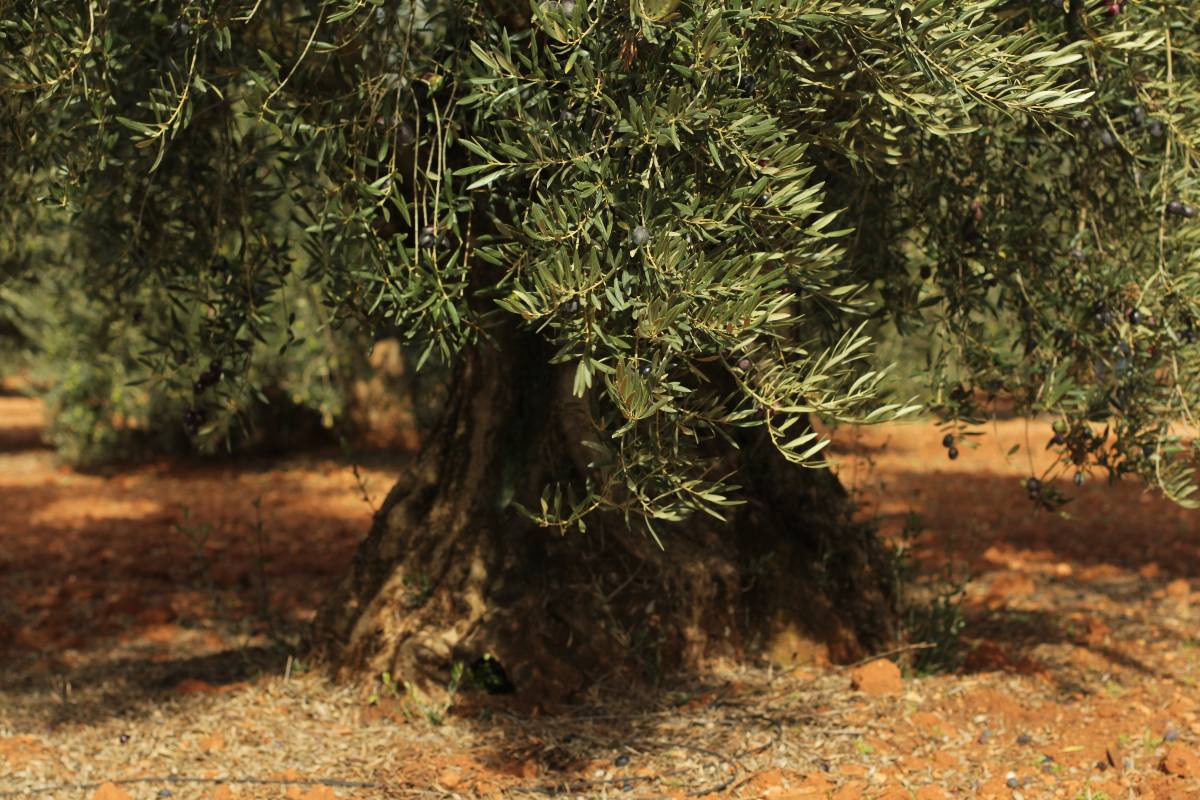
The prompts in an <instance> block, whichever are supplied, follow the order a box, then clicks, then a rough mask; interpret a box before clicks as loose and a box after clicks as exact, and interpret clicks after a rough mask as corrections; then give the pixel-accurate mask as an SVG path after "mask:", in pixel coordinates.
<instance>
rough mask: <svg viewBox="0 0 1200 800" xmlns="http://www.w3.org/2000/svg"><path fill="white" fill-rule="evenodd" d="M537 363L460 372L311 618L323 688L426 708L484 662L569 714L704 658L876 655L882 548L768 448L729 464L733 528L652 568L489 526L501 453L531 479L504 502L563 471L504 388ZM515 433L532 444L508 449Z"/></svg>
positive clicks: (610, 545)
mask: <svg viewBox="0 0 1200 800" xmlns="http://www.w3.org/2000/svg"><path fill="white" fill-rule="evenodd" d="M540 355H541V354H539V353H537V352H534V353H532V354H531V355H530V356H529V357H528V361H527V362H525V363H524V364H519V363H518V364H513V363H511V362H510V363H508V364H503V365H500V364H497V363H496V361H495V360H492V361H488V360H485V359H478V358H477V359H473V360H470V361H469V363H468V364H467V365H466V366H465V367H464V369H463V370H462V371H461V372H460V373H459V375H458V377H457V378H456V381H455V384H454V385H453V386H452V387H451V392H450V402H449V406H448V408H447V411H446V415H445V417H444V419H443V422H442V425H441V427H440V429H438V430H435V431H434V433H433V434H432V435H431V436H430V439H429V441H430V443H431V444H430V446H428V447H427V448H426V450H425V451H424V453H423V454H422V456H421V458H420V459H419V460H418V463H417V465H416V467H415V468H414V469H413V471H412V472H411V474H410V475H409V476H408V477H407V478H406V479H404V480H402V481H401V482H400V483H399V484H398V485H397V487H396V488H394V489H393V490H392V492H391V494H390V495H389V497H388V498H387V500H386V501H385V503H384V505H383V507H382V508H381V510H380V511H379V513H378V515H377V516H376V519H375V522H374V525H373V527H372V530H371V532H370V534H369V536H368V537H367V539H366V540H365V541H364V542H363V544H362V545H361V546H360V548H359V551H358V553H357V554H356V557H355V560H354V564H353V566H352V569H351V572H350V574H349V575H348V576H347V577H346V579H345V580H344V581H343V583H342V584H341V586H340V587H339V589H338V591H337V592H336V593H335V596H334V597H333V599H332V600H331V602H329V603H328V604H327V605H326V606H325V607H324V609H323V610H322V612H321V614H320V615H319V617H318V620H317V625H316V629H315V644H316V646H317V648H318V650H319V651H320V653H322V654H323V656H324V658H325V660H326V662H327V663H328V664H329V665H330V666H332V667H333V668H334V669H335V671H336V672H338V673H339V674H340V675H341V676H343V677H347V676H351V675H364V674H365V675H368V676H373V677H377V676H379V675H382V674H383V673H385V672H386V673H389V674H391V675H392V676H399V678H400V679H403V680H407V681H410V682H412V683H414V684H415V685H417V686H419V687H421V688H422V689H423V690H426V691H436V690H437V689H438V688H439V687H445V686H447V684H448V683H449V682H450V680H451V674H452V670H453V668H454V665H455V664H456V663H459V664H463V665H469V664H472V663H475V662H477V661H478V660H479V659H480V658H482V657H484V656H485V655H490V656H492V657H494V658H495V659H496V660H497V661H498V662H499V663H500V664H501V665H503V667H504V669H505V671H506V672H507V674H508V676H509V678H511V681H512V682H513V684H515V686H516V689H517V690H518V691H520V692H531V693H536V695H537V696H538V697H539V698H541V699H543V700H554V701H571V700H577V699H580V698H581V697H582V696H583V693H585V692H587V691H588V690H589V689H591V688H593V687H598V686H602V685H604V684H614V685H619V686H629V685H630V684H631V683H638V684H644V685H650V686H653V685H656V684H658V683H659V682H660V681H661V680H662V679H664V678H665V677H667V676H669V675H672V674H675V673H678V672H679V671H681V670H692V669H696V668H698V667H700V666H702V664H703V663H704V661H705V660H706V659H709V658H714V657H729V658H746V657H751V656H766V657H769V658H771V659H772V660H774V661H776V662H780V663H791V662H804V661H812V660H822V659H824V658H828V659H830V660H832V661H835V662H837V661H848V660H852V659H856V658H859V657H861V656H862V655H863V654H865V653H866V652H868V651H871V650H873V649H876V648H880V647H884V646H886V645H887V644H889V643H890V642H891V641H892V640H893V634H894V621H895V616H896V610H895V603H894V598H893V596H892V587H891V584H890V573H889V571H888V569H887V564H888V561H887V557H886V551H885V549H884V546H883V544H882V543H881V542H880V541H879V540H878V539H877V538H876V537H875V535H874V533H873V532H872V531H871V530H870V529H869V528H868V527H865V526H862V525H860V524H857V523H854V522H852V521H851V518H850V513H851V508H850V505H849V501H848V498H847V497H846V495H845V493H844V491H842V488H841V486H840V484H839V483H838V482H837V479H836V478H835V477H834V476H833V475H832V474H830V473H828V472H823V471H815V470H803V469H799V468H796V467H794V466H792V465H789V464H787V463H786V462H784V461H783V459H782V458H781V457H779V456H778V454H777V453H776V452H775V451H774V449H773V448H771V447H770V446H769V444H765V443H757V444H756V443H753V442H749V443H748V446H746V447H744V448H743V453H744V455H743V456H742V457H743V459H744V462H743V469H742V472H743V476H744V477H745V479H746V480H745V481H744V485H745V494H746V496H747V498H748V499H749V501H750V502H748V503H747V504H746V505H745V506H743V507H741V508H740V510H739V513H737V514H736V515H735V518H734V519H733V520H732V521H731V523H730V524H729V525H718V524H716V523H715V522H714V521H711V520H708V519H699V518H696V519H694V520H692V521H690V522H687V523H684V524H680V525H676V526H674V527H672V528H670V529H669V535H668V536H667V537H666V539H665V541H664V544H665V547H666V550H665V552H664V551H662V550H660V549H659V548H658V546H657V545H656V544H655V543H654V542H653V541H652V540H651V539H650V537H649V536H647V535H644V534H641V533H631V532H630V531H629V530H628V529H627V528H626V527H625V525H624V522H623V521H622V520H618V519H611V520H605V519H602V518H598V519H595V520H594V521H593V522H592V523H591V524H589V529H588V532H587V533H585V534H578V533H571V534H569V535H562V534H560V533H558V532H556V531H551V530H546V529H540V528H538V527H536V526H535V525H534V524H532V523H531V522H529V521H527V520H525V519H524V518H523V517H521V516H519V515H518V514H517V513H516V512H515V511H513V510H512V509H511V508H505V507H504V503H503V502H502V500H501V499H500V498H502V497H504V496H505V495H506V492H507V491H508V490H507V489H506V487H505V485H504V479H503V476H504V475H505V474H506V470H508V469H510V466H511V463H512V450H513V448H514V447H523V448H524V453H525V458H524V460H523V463H525V464H529V463H537V464H540V465H541V466H540V467H539V468H538V469H530V470H526V471H525V472H524V474H523V477H522V481H523V482H522V485H521V486H520V487H518V488H519V490H521V491H528V490H530V489H534V490H536V489H539V488H540V486H541V485H542V484H543V483H544V482H545V481H546V480H547V478H549V477H550V476H554V477H558V478H561V477H563V474H564V471H565V470H570V469H571V468H572V467H571V465H570V463H568V462H567V461H566V460H564V458H563V456H562V455H561V454H563V453H566V452H569V450H570V446H569V444H570V443H569V442H567V441H565V440H564V438H563V437H564V435H563V434H562V433H561V431H562V429H563V426H561V425H558V424H553V422H552V423H551V424H547V420H548V419H552V418H551V417H550V416H548V414H547V408H548V407H553V404H552V403H546V404H543V405H542V406H540V407H539V406H536V405H534V404H532V403H530V401H529V393H528V392H527V393H526V394H524V395H518V394H517V393H516V390H515V389H514V388H513V387H521V386H528V385H529V384H530V381H528V380H525V379H526V378H528V377H529V374H530V372H529V371H527V370H535V369H536V365H537V364H538V363H539V358H540ZM540 364H543V365H544V364H545V361H544V360H540ZM531 426H532V427H533V428H534V429H536V430H537V431H539V436H538V437H537V439H538V441H536V442H535V443H534V444H529V443H528V441H525V442H518V441H517V440H516V439H514V432H516V435H517V436H521V435H522V432H527V431H528V430H530V428H531ZM548 431H554V432H556V433H553V434H552V435H551V434H548V433H546V432H548ZM568 436H569V435H568ZM526 439H528V437H526Z"/></svg>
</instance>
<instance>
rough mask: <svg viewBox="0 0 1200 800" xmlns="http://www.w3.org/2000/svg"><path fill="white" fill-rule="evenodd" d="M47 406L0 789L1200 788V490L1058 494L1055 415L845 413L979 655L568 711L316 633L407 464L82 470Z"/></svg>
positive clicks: (0, 480)
mask: <svg viewBox="0 0 1200 800" xmlns="http://www.w3.org/2000/svg"><path fill="white" fill-rule="evenodd" d="M41 426H42V420H41V410H40V407H39V406H38V404H37V403H36V402H34V401H31V400H28V399H25V398H22V397H18V396H0V798H9V797H14V798H26V797H28V798H49V797H56V798H95V800H125V799H126V798H139V799H140V798H168V797H177V798H181V800H182V799H185V798H211V799H212V800H232V798H247V799H248V798H281V799H282V798H289V799H290V800H332V798H335V797H337V798H347V799H348V798H363V799H365V798H391V797H463V798H469V797H519V796H549V795H559V796H579V797H609V796H611V797H621V798H649V797H685V796H705V797H711V798H758V797H769V798H774V799H775V800H788V799H790V798H810V797H811V798H820V797H834V798H857V797H869V798H888V799H890V800H898V799H899V798H918V799H919V800H932V799H933V798H943V797H963V798H966V797H981V798H1013V799H1014V800H1020V798H1041V797H1056V798H1057V797H1062V798H1069V799H1070V800H1075V799H1076V798H1079V799H1081V800H1083V799H1086V798H1093V799H1096V800H1098V799H1099V798H1108V799H1109V800H1116V799H1117V798H1125V797H1156V798H1188V797H1197V798H1200V716H1198V715H1200V688H1198V687H1197V680H1198V679H1200V631H1198V630H1197V620H1198V617H1200V591H1198V590H1200V525H1198V521H1200V516H1198V514H1200V512H1187V511H1183V510H1181V509H1178V508H1176V507H1174V506H1172V505H1170V504H1169V503H1167V502H1165V501H1163V500H1161V499H1159V498H1157V497H1155V496H1153V495H1149V494H1145V493H1143V492H1142V490H1141V489H1140V487H1138V486H1135V485H1132V484H1130V485H1120V486H1115V487H1109V486H1107V485H1104V484H1103V482H1101V481H1094V482H1091V483H1088V484H1086V485H1084V486H1083V487H1081V488H1076V487H1074V486H1073V485H1070V483H1069V482H1064V483H1065V484H1066V488H1065V489H1064V491H1066V493H1067V494H1068V495H1070V496H1072V497H1074V498H1075V499H1074V502H1072V503H1071V504H1069V505H1068V506H1067V507H1066V509H1065V512H1066V514H1065V515H1056V514H1052V513H1048V512H1045V511H1039V510H1038V509H1036V508H1035V507H1034V506H1033V504H1032V503H1030V502H1029V500H1028V499H1027V498H1026V496H1025V491H1024V490H1023V488H1022V487H1021V485H1020V483H1019V481H1020V480H1021V479H1022V478H1024V477H1026V476H1028V475H1030V474H1039V475H1040V474H1041V473H1040V472H1036V473H1031V470H1033V469H1037V470H1040V469H1041V468H1042V467H1043V466H1044V464H1045V463H1046V462H1045V454H1044V450H1043V445H1044V444H1045V442H1046V440H1047V439H1048V438H1049V436H1050V429H1049V426H1048V424H1045V423H1041V422H1026V421H1024V420H1007V421H1002V422H998V423H997V424H996V425H995V426H994V428H993V429H991V430H989V432H988V433H989V435H988V436H987V437H986V438H984V439H982V440H981V442H980V444H979V446H978V447H975V448H972V447H962V448H961V449H962V453H961V455H960V457H959V458H958V459H957V460H955V461H950V460H948V459H947V457H946V451H945V450H944V449H943V447H942V445H941V438H942V431H940V430H939V429H937V428H936V427H935V426H934V425H932V424H930V423H915V424H908V425H894V426H890V427H886V428H876V429H871V430H868V431H852V430H846V431H839V432H838V446H837V448H836V449H837V451H838V453H839V455H838V461H839V467H838V468H839V470H840V473H841V476H842V478H843V481H844V482H846V483H847V484H848V485H850V486H852V487H853V489H854V491H855V492H856V494H857V496H858V498H859V500H860V501H861V502H862V504H863V513H864V514H868V515H872V516H874V517H876V518H878V520H879V522H880V524H881V526H882V528H883V529H884V531H885V532H887V533H888V534H889V535H891V536H898V535H899V532H900V530H901V527H902V525H903V524H904V521H905V520H906V519H910V514H915V515H917V516H916V517H915V518H914V519H919V521H920V526H919V529H920V532H919V533H918V534H917V535H916V536H915V538H914V540H913V542H912V547H913V550H912V552H913V554H914V555H915V556H916V557H917V558H918V559H919V560H920V562H921V563H922V564H923V565H924V567H925V569H926V570H927V571H929V572H930V573H931V574H933V573H940V572H941V571H942V570H947V569H948V570H950V571H951V572H952V573H954V574H958V575H961V576H963V578H964V579H965V580H967V583H966V584H965V591H966V594H965V600H964V602H963V605H962V609H963V611H964V613H965V617H966V627H965V630H964V632H963V637H964V640H965V644H966V649H965V654H964V659H963V661H962V665H961V667H960V668H959V669H957V670H956V671H954V672H953V673H950V674H941V675H936V676H918V675H913V674H908V673H906V674H901V673H900V671H899V670H897V669H896V668H895V667H893V666H892V665H891V664H890V662H887V663H882V662H874V663H869V664H866V665H854V666H834V665H829V664H822V663H815V664H808V665H803V666H800V667H796V668H791V669H780V668H775V667H769V666H756V667H750V666H744V665H743V666H735V665H720V664H717V665H713V668H712V671H711V672H710V673H709V674H707V675H705V676H703V677H701V678H697V679H696V680H695V681H694V682H692V683H689V684H687V685H673V686H669V687H665V688H664V689H663V691H662V692H660V693H659V694H657V695H655V696H654V697H650V698H646V697H639V698H624V699H622V698H620V697H617V698H614V697H613V696H612V695H611V694H608V695H606V696H604V697H599V696H598V697H597V698H596V702H594V703H592V704H589V705H586V706H580V707H573V708H570V709H540V708H533V709H528V708H524V709H517V708H516V707H514V706H513V705H511V703H510V702H509V701H507V700H505V699H504V698H501V697H497V698H485V699H477V698H475V699H472V698H465V699H464V700H463V701H462V702H458V703H456V704H455V705H454V706H452V707H451V708H450V709H443V708H440V707H437V708H435V707H432V706H429V705H423V704H422V703H420V702H415V701H412V700H409V701H407V702H401V699H402V695H403V692H402V690H396V691H395V692H392V691H390V690H388V689H387V687H383V688H381V689H380V690H379V691H378V692H376V694H375V696H367V695H366V693H364V692H363V691H362V690H354V689H349V688H345V687H337V686H333V685H331V684H329V683H327V682H326V681H325V680H323V679H322V678H321V677H319V676H318V675H316V674H314V673H313V672H310V671H309V670H308V669H307V666H306V665H305V664H303V663H301V662H298V661H296V660H294V659H291V658H289V657H288V656H287V647H286V645H287V643H289V642H294V641H295V637H296V635H297V634H298V632H299V631H301V630H303V626H304V624H305V623H306V622H307V621H309V620H310V619H311V618H312V615H313V613H314V609H315V608H316V607H317V605H318V604H319V603H320V601H321V594H320V591H321V587H328V586H329V585H330V584H331V582H332V579H333V577H334V576H336V575H337V574H338V573H340V572H341V571H342V569H343V568H344V567H345V566H346V564H347V562H348V559H349V558H350V556H351V554H352V551H353V546H354V544H355V541H356V540H357V538H358V537H359V536H360V535H361V534H362V533H363V532H364V531H365V530H366V527H367V523H368V520H369V518H370V514H371V504H372V503H375V504H377V503H378V502H379V501H380V499H381V498H382V496H383V493H384V492H385V491H386V490H387V488H388V487H389V485H390V483H391V482H392V480H394V478H395V476H396V474H397V472H398V469H399V464H397V463H390V464H388V463H372V464H368V465H359V467H358V475H357V476H356V475H355V471H354V469H352V465H351V463H350V462H349V461H346V460H345V459H341V458H335V457H323V456H319V455H308V456H305V457H303V458H294V459H290V460H287V461H285V462H274V463H268V462H263V463H253V462H246V461H241V462H239V463H237V464H236V465H235V464H231V463H212V462H210V463H197V464H188V465H181V464H171V463H161V464H149V465H141V466H137V467H132V468H125V469H120V470H110V471H108V472H104V473H100V474H80V473H77V472H74V471H72V470H70V469H66V468H62V467H59V466H58V465H56V463H55V461H54V458H53V455H52V454H51V453H50V451H49V450H47V449H45V448H44V447H43V446H42V445H41V443H40V438H39V433H40V430H41ZM1013 444H1019V445H1021V448H1020V450H1019V451H1018V452H1017V453H1016V454H1015V455H1012V456H1007V455H1006V453H1007V451H1008V450H1009V447H1010V446H1011V445H1013ZM1030 458H1033V459H1034V461H1033V462H1031V461H1030V460H1029V459H1030ZM1038 459H1041V460H1038ZM910 654H911V653H910Z"/></svg>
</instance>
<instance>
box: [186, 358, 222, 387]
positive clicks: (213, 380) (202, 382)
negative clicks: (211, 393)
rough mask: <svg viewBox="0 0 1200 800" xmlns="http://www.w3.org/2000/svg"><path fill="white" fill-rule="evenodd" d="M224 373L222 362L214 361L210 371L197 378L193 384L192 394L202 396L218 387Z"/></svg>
mask: <svg viewBox="0 0 1200 800" xmlns="http://www.w3.org/2000/svg"><path fill="white" fill-rule="evenodd" d="M223 373H224V370H223V368H222V367H221V362H220V361H213V362H211V363H210V364H209V365H208V369H206V370H204V372H202V373H200V377H198V378H196V380H195V382H193V383H192V394H195V395H201V394H204V393H205V392H207V391H208V390H209V389H211V388H212V387H214V386H216V385H217V384H218V383H220V381H221V375H222V374H223Z"/></svg>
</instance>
